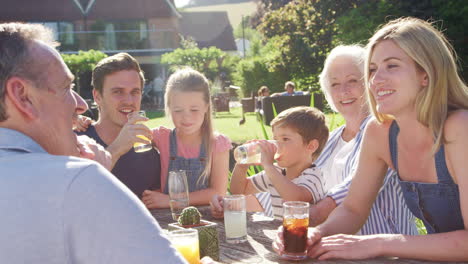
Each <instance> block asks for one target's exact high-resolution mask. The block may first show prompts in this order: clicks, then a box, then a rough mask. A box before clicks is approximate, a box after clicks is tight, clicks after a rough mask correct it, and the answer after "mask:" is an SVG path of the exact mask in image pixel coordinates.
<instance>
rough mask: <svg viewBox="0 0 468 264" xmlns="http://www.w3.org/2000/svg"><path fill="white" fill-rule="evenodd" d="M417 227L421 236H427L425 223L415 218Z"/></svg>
mask: <svg viewBox="0 0 468 264" xmlns="http://www.w3.org/2000/svg"><path fill="white" fill-rule="evenodd" d="M415 221H416V227H417V228H418V233H419V234H420V235H427V230H426V227H425V226H424V224H423V222H422V221H421V219H419V218H415Z"/></svg>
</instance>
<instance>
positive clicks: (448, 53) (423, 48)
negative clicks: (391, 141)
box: [365, 17, 468, 152]
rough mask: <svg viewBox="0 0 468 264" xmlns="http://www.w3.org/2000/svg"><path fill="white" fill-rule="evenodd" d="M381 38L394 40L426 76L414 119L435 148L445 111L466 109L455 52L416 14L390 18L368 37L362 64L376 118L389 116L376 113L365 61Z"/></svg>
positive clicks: (467, 101) (467, 98) (440, 137)
mask: <svg viewBox="0 0 468 264" xmlns="http://www.w3.org/2000/svg"><path fill="white" fill-rule="evenodd" d="M384 40H392V41H393V42H395V43H396V44H397V45H398V46H399V47H400V48H401V49H402V50H403V51H404V52H405V53H406V54H407V55H408V56H409V57H410V58H411V59H413V61H414V62H415V63H416V67H417V68H418V70H420V71H424V72H425V73H426V74H427V76H428V79H429V82H428V85H427V87H424V88H423V89H421V91H420V92H419V95H418V96H417V97H416V112H417V118H418V121H419V122H421V123H422V124H424V125H425V126H427V127H428V128H429V129H430V130H431V131H432V133H433V134H434V138H435V143H434V146H433V151H434V152H435V151H436V150H437V149H438V148H439V147H440V145H441V144H443V143H444V142H445V140H444V133H443V128H444V123H445V120H446V119H447V116H448V113H449V112H450V111H453V110H457V109H468V88H467V86H466V84H465V83H463V81H462V80H461V78H460V76H459V75H458V72H457V65H456V54H455V51H454V50H453V47H452V45H450V43H449V42H448V41H447V39H446V38H445V37H444V35H443V34H442V33H441V32H440V31H438V30H437V29H435V28H434V27H433V26H432V25H431V24H430V23H429V22H426V21H424V20H421V19H418V18H412V17H407V18H400V19H396V20H393V21H390V22H389V23H387V24H386V25H385V26H383V27H382V28H381V29H380V30H379V31H377V32H376V33H375V34H374V36H373V37H372V38H371V39H370V40H369V44H368V46H367V59H366V65H365V78H366V80H367V81H366V85H367V89H366V90H367V96H368V100H369V104H370V106H371V110H372V114H373V115H374V116H375V117H376V119H377V120H378V121H379V122H383V121H385V120H391V119H393V117H392V116H390V115H385V114H382V113H379V112H378V111H377V108H376V101H375V98H374V97H373V95H372V93H371V92H370V89H369V87H370V86H369V76H370V75H369V64H370V58H371V56H372V52H373V50H374V48H375V46H376V45H377V44H378V43H380V42H381V41H384Z"/></svg>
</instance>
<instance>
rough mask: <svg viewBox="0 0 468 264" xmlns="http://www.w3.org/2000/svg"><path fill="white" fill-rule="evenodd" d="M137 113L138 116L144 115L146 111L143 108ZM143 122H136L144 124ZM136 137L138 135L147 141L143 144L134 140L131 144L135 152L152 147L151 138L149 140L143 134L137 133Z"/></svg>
mask: <svg viewBox="0 0 468 264" xmlns="http://www.w3.org/2000/svg"><path fill="white" fill-rule="evenodd" d="M138 114H139V115H140V116H143V117H146V112H145V111H144V110H140V111H138ZM144 123H145V122H137V124H144ZM137 137H139V138H141V139H143V140H146V141H148V142H149V143H146V144H145V143H140V142H135V144H133V149H134V150H135V152H145V151H148V150H150V149H151V148H153V145H152V144H151V140H149V139H148V138H147V137H145V136H143V135H138V136H137Z"/></svg>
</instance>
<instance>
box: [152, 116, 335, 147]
mask: <svg viewBox="0 0 468 264" xmlns="http://www.w3.org/2000/svg"><path fill="white" fill-rule="evenodd" d="M147 115H148V117H149V118H150V119H151V120H150V121H149V126H150V127H156V126H166V127H171V128H172V127H174V126H173V124H172V122H171V121H170V119H169V118H166V117H165V116H164V114H163V113H162V112H147ZM333 116H335V117H334V118H333ZM241 119H242V110H241V108H240V107H233V108H231V109H230V112H218V113H215V114H214V115H213V120H214V127H215V129H216V130H217V131H218V132H220V133H222V134H224V135H226V136H228V137H229V138H230V139H231V140H232V142H235V143H238V144H239V143H243V142H245V141H247V140H249V139H262V138H264V136H263V132H262V127H261V124H260V122H259V121H257V117H256V115H255V113H246V114H245V123H244V124H243V125H239V121H240V120H241ZM327 122H328V124H329V125H332V126H333V127H332V129H334V128H336V127H337V126H339V125H341V124H342V123H343V118H342V117H341V115H338V114H336V115H332V114H328V115H327ZM265 128H266V129H265V130H266V131H267V133H268V137H269V138H272V133H271V127H269V126H266V127H265Z"/></svg>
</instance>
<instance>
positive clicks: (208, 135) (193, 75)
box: [164, 67, 214, 184]
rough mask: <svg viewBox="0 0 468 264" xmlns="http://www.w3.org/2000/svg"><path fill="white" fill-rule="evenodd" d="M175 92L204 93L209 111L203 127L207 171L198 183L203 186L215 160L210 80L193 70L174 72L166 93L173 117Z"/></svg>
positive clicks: (169, 113)
mask: <svg viewBox="0 0 468 264" xmlns="http://www.w3.org/2000/svg"><path fill="white" fill-rule="evenodd" d="M175 91H177V92H199V93H202V94H203V100H204V101H205V103H206V104H207V105H208V110H207V111H206V113H205V117H204V119H203V123H202V126H201V135H202V138H203V144H204V145H203V146H204V148H205V150H206V163H205V170H204V171H203V172H202V174H201V175H200V177H199V178H198V180H197V183H198V184H201V183H204V182H206V181H208V180H209V178H210V174H211V164H212V160H213V159H212V153H211V152H212V150H213V141H214V131H213V121H212V117H211V100H210V85H209V82H208V79H207V78H206V77H205V76H204V75H203V74H201V73H200V72H198V71H196V70H194V69H192V68H188V67H187V68H182V69H179V70H177V71H176V72H174V73H173V74H172V75H171V76H170V77H169V79H168V81H167V86H166V93H165V95H164V100H165V104H166V109H165V110H166V115H167V116H171V111H170V109H169V107H170V105H171V95H172V93H173V92H175Z"/></svg>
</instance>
